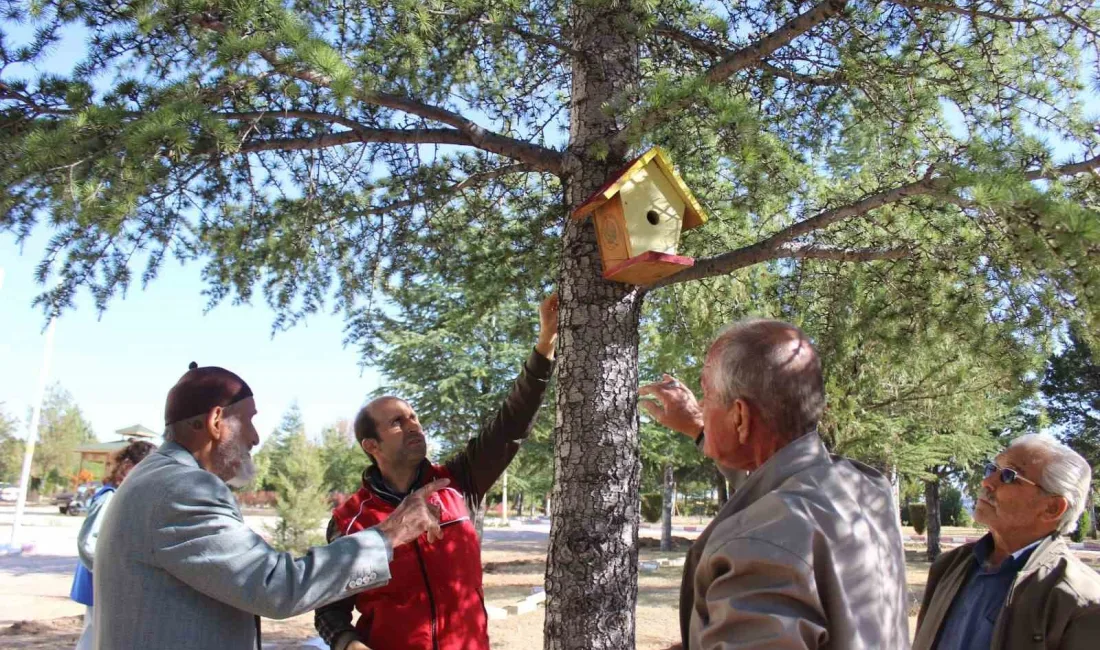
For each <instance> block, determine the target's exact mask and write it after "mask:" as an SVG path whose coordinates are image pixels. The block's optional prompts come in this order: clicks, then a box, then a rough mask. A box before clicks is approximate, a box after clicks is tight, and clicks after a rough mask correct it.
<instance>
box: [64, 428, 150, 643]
mask: <svg viewBox="0 0 1100 650" xmlns="http://www.w3.org/2000/svg"><path fill="white" fill-rule="evenodd" d="M155 449H156V447H155V446H153V444H152V443H150V442H145V441H144V440H133V441H131V442H130V444H129V445H127V446H126V447H124V448H123V449H122V450H121V451H119V452H118V453H116V454H115V456H114V457H113V458H112V462H111V467H110V468H109V474H108V476H107V478H106V480H104V481H103V487H101V488H99V490H97V491H96V493H95V495H94V496H93V497H92V499H91V502H90V503H89V505H88V516H87V518H86V519H85V520H84V524H83V525H81V527H80V534H79V535H78V536H77V538H76V549H77V554H78V555H79V556H80V562H78V563H77V565H76V573H75V574H74V575H73V587H72V590H71V591H70V592H69V598H72V599H73V600H75V601H76V602H78V603H80V604H82V605H84V606H85V607H86V610H85V612H84V631H83V632H81V634H80V640H79V641H77V643H76V650H92V648H93V647H94V645H95V634H94V631H93V630H92V620H93V618H94V617H93V616H92V607H93V606H94V605H93V598H92V564H93V560H94V559H95V554H96V541H97V540H98V538H99V526H100V524H102V523H103V516H104V515H105V514H106V513H107V506H108V505H109V504H110V503H111V496H112V495H113V494H114V492H115V489H116V488H117V487H118V486H119V485H121V484H122V481H123V479H125V478H126V475H127V474H129V473H130V470H132V469H133V468H134V466H135V465H137V464H138V463H140V462H141V460H142V459H143V458H145V457H146V456H148V455H149V454H150V453H151V452H152V451H153V450H155Z"/></svg>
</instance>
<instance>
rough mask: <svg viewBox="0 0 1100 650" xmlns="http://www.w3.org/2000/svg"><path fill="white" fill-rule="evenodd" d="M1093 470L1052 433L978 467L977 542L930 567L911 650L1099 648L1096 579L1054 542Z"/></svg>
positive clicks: (1074, 514) (1079, 504) (1080, 505)
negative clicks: (983, 529)
mask: <svg viewBox="0 0 1100 650" xmlns="http://www.w3.org/2000/svg"><path fill="white" fill-rule="evenodd" d="M1091 482H1092V470H1091V469H1090V468H1089V465H1088V463H1087V462H1085V459H1084V458H1082V457H1081V456H1080V455H1078V454H1077V453H1076V452H1075V451H1073V450H1072V449H1070V448H1069V447H1067V446H1065V445H1063V444H1062V443H1061V442H1058V441H1057V440H1056V439H1054V438H1053V437H1051V436H1048V435H1040V434H1029V435H1026V436H1021V437H1019V438H1017V439H1016V440H1013V441H1012V444H1010V445H1009V446H1008V449H1005V450H1004V451H1002V452H1001V453H1000V454H999V455H998V456H997V457H996V458H995V459H994V460H993V461H992V462H990V463H988V464H986V466H985V478H984V479H983V480H982V489H981V495H980V496H979V497H978V502H977V505H976V507H975V509H974V519H975V520H977V521H978V522H980V523H983V524H985V525H987V526H989V533H988V534H987V535H985V536H984V537H982V538H981V539H980V540H978V541H977V542H974V543H971V544H965V545H963V546H960V547H959V548H957V549H955V550H953V551H951V552H949V553H945V554H943V555H942V556H940V558H939V559H937V560H936V562H935V563H934V564H933V565H932V568H931V570H930V571H929V572H928V587H927V588H926V589H925V592H924V602H923V603H922V604H921V610H920V616H919V618H918V619H917V636H916V639H915V640H914V642H913V647H914V648H919V649H921V650H925V649H931V648H937V649H938V650H979V649H980V650H989V649H990V648H996V649H997V650H1001V649H1004V650H1016V649H1017V648H1028V649H1034V648H1052V649H1053V648H1059V649H1061V650H1084V649H1085V648H1097V647H1100V576H1097V574H1096V573H1095V572H1094V571H1093V570H1092V569H1090V568H1088V567H1087V566H1085V565H1084V564H1083V563H1082V562H1081V561H1080V560H1079V559H1077V557H1076V556H1074V554H1073V552H1072V551H1071V550H1070V549H1069V547H1068V546H1067V545H1066V543H1065V541H1064V540H1063V539H1062V537H1061V536H1062V535H1063V534H1065V533H1070V532H1073V531H1074V529H1076V527H1077V518H1078V517H1080V516H1081V511H1082V510H1083V509H1084V508H1085V504H1086V503H1087V501H1088V491H1089V487H1090V484H1091Z"/></svg>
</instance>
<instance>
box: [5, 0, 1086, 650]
mask: <svg viewBox="0 0 1100 650" xmlns="http://www.w3.org/2000/svg"><path fill="white" fill-rule="evenodd" d="M3 7H4V16H5V18H4V19H3V27H2V29H3V40H2V42H0V185H2V186H3V188H2V189H3V192H0V230H3V231H7V232H11V233H14V234H15V235H16V236H19V237H27V236H29V235H30V234H31V233H32V232H36V231H38V230H48V231H49V232H50V233H51V234H52V239H51V240H50V244H49V246H48V249H47V251H46V255H45V259H43V261H42V264H41V266H40V269H39V271H40V272H39V275H40V280H41V281H43V283H44V286H50V287H53V288H51V289H49V290H44V292H43V294H42V296H41V298H40V299H39V305H40V306H41V307H42V308H43V309H44V310H45V311H46V312H47V313H60V312H61V311H63V310H65V309H66V308H68V307H71V306H72V305H73V304H74V300H76V297H77V295H78V292H80V291H82V290H85V289H86V290H88V291H89V292H90V293H91V295H92V296H93V298H94V300H95V303H96V305H97V307H98V308H100V309H105V308H107V306H108V305H109V302H110V299H111V298H112V297H113V296H115V295H116V294H117V293H118V292H120V291H124V290H125V289H126V288H127V287H129V286H130V285H131V282H132V280H133V277H134V275H135V274H138V275H140V278H141V282H142V283H146V282H149V281H152V280H153V279H154V278H155V276H156V274H157V271H158V270H159V268H160V267H161V265H162V264H163V263H164V262H165V261H166V260H167V259H169V258H171V257H173V256H174V257H177V258H179V259H181V260H185V261H193V262H195V263H201V264H203V275H204V278H205V280H206V281H207V282H208V288H207V294H208V296H209V298H210V301H211V304H216V303H218V302H220V301H224V300H230V301H245V302H247V301H251V300H253V299H256V298H258V297H260V296H262V299H264V300H266V301H267V302H268V303H269V304H270V305H271V306H272V307H273V308H274V309H275V310H276V312H277V313H278V317H277V320H276V322H275V323H274V327H275V328H276V329H281V328H285V327H289V326H291V325H293V324H294V323H295V322H296V321H297V320H298V319H300V318H301V317H302V316H304V315H307V314H309V313H312V312H315V311H317V310H319V309H323V308H324V309H334V310H337V311H339V312H341V313H343V314H344V315H345V316H346V319H347V321H348V325H349V329H348V332H349V341H348V342H349V343H351V344H354V345H356V346H358V347H359V348H360V349H361V350H362V351H363V352H364V354H365V355H369V354H371V353H372V352H375V351H377V349H378V348H385V346H386V343H385V341H384V339H382V338H381V337H380V336H379V335H380V333H381V332H382V329H381V328H383V327H384V326H385V325H386V324H387V323H392V322H393V319H392V315H387V314H385V313H384V312H383V311H382V309H381V305H382V304H383V302H384V301H383V300H382V298H391V297H393V296H395V295H400V301H401V302H402V303H403V304H426V305H427V307H425V308H426V309H430V310H433V312H432V313H430V314H427V316H430V319H431V320H432V321H433V322H437V321H440V319H441V318H443V317H448V318H449V317H451V316H449V315H448V313H447V312H446V309H445V306H446V304H453V303H454V302H455V301H454V300H452V299H451V298H452V296H448V295H447V292H448V287H450V286H455V285H456V284H459V283H470V285H471V286H477V287H479V288H480V291H479V293H478V295H477V296H476V298H475V299H474V300H472V301H464V302H463V304H464V305H466V304H468V305H469V310H470V311H469V312H468V313H467V316H469V317H471V318H472V317H474V316H477V315H478V314H485V313H490V312H491V311H492V306H493V305H495V304H499V303H501V302H503V301H504V300H505V299H509V298H511V299H514V297H515V295H516V289H515V287H517V286H521V287H525V290H533V289H534V288H535V287H538V286H540V285H541V286H543V287H545V286H546V285H547V284H549V283H550V282H551V281H555V280H556V284H557V286H558V287H559V290H560V295H561V311H560V330H561V339H560V342H559V345H558V362H557V363H558V365H557V376H558V379H557V381H558V384H557V387H556V391H555V395H556V400H557V416H556V425H555V432H554V445H555V456H556V459H555V462H556V466H555V487H554V493H553V495H552V503H553V515H554V523H553V529H552V532H551V541H550V557H549V562H548V568H547V591H548V603H547V616H546V628H545V630H546V631H545V637H546V647H547V648H553V649H558V648H578V649H580V648H584V649H586V650H587V649H605V648H624V649H625V648H633V647H634V609H635V604H636V597H637V566H636V565H637V548H636V544H635V542H636V538H637V519H638V494H637V491H638V482H639V472H640V470H639V460H638V457H639V456H638V454H639V445H638V411H637V386H638V383H639V367H638V345H639V325H640V323H641V322H642V321H641V314H642V307H643V301H644V300H645V298H646V296H647V292H648V295H649V296H650V297H651V299H657V300H661V301H666V304H673V303H675V301H676V300H685V299H689V298H690V299H692V300H695V299H699V300H705V299H707V298H706V296H707V295H708V294H707V292H711V293H714V292H727V293H728V292H730V291H732V290H730V289H729V287H730V286H733V285H732V284H731V281H730V280H729V278H731V277H732V278H733V281H732V282H740V283H743V284H752V283H754V282H756V281H757V279H758V278H759V274H760V272H761V269H766V270H767V271H768V272H769V273H771V274H774V276H776V277H781V278H786V279H788V280H790V282H788V283H785V284H784V285H783V286H784V288H785V289H784V290H787V289H790V290H794V291H797V290H798V289H797V288H798V286H800V285H799V284H798V280H799V279H800V278H802V277H804V276H806V277H810V276H814V277H817V278H819V279H820V278H827V277H828V276H829V275H830V274H836V273H840V272H842V271H841V269H844V268H848V267H849V266H850V265H853V264H862V265H865V266H867V267H868V268H872V269H874V274H875V277H876V280H875V282H861V283H857V284H855V285H852V286H855V287H857V290H858V291H860V292H864V293H869V292H876V295H875V298H874V300H870V301H863V300H862V299H860V300H856V299H852V300H851V301H850V302H851V304H861V305H863V304H872V305H878V308H882V305H886V306H890V305H894V304H897V303H906V304H912V306H913V309H914V310H919V309H920V307H921V304H922V302H923V303H927V304H932V303H934V304H935V305H936V312H935V313H945V307H944V305H951V306H954V307H955V308H956V311H958V312H960V313H963V314H965V316H966V319H965V320H966V323H968V325H967V329H966V332H967V334H966V335H965V336H969V337H970V339H969V341H970V342H974V341H976V340H978V339H980V337H981V336H982V334H981V332H982V328H981V327H979V326H978V325H975V324H976V323H981V322H988V323H997V324H1002V323H1013V324H1016V325H1018V326H1019V327H1021V328H1028V327H1030V328H1034V327H1036V326H1037V325H1038V324H1050V323H1055V322H1061V321H1063V320H1067V319H1068V320H1071V321H1076V322H1081V323H1091V324H1092V325H1093V327H1094V328H1095V326H1096V324H1097V323H1098V322H1100V321H1098V319H1097V315H1098V314H1100V309H1098V307H1100V293H1098V290H1097V285H1098V283H1100V265H1097V264H1095V262H1094V260H1095V257H1096V255H1097V252H1098V247H1100V219H1098V217H1097V213H1096V211H1095V206H1096V205H1097V200H1098V198H1100V195H1098V190H1100V174H1097V169H1098V168H1100V158H1098V157H1097V156H1098V154H1100V146H1098V145H1100V136H1098V130H1097V125H1096V123H1095V122H1094V121H1093V120H1094V118H1093V117H1091V116H1090V115H1089V114H1088V112H1087V111H1086V110H1085V105H1086V103H1087V102H1088V101H1089V100H1090V99H1091V98H1092V97H1094V95H1092V94H1091V93H1090V91H1088V90H1087V87H1088V85H1089V84H1090V83H1091V81H1089V79H1090V77H1092V76H1095V74H1096V69H1095V63H1096V60H1097V54H1098V51H1097V50H1098V45H1100V42H1098V35H1097V30H1096V28H1095V25H1097V24H1100V16H1098V12H1097V9H1095V8H1094V3H1090V2H1086V1H1085V0H1037V1H1034V2H1018V1H1015V0H984V1H983V0H944V1H942V2H918V1H916V0H892V1H889V0H881V1H854V0H849V1H847V2H845V1H843V0H826V1H825V2H814V1H812V0H810V1H797V2H776V1H772V0H764V1H760V2H751V3H741V2H733V1H732V0H720V1H719V2H709V3H703V2H698V1H694V0H688V1H682V2H672V1H671V0H660V1H658V2H648V3H643V2H635V1H633V0H598V1H595V0H572V1H570V2H546V1H544V0H534V1H532V2H524V3H507V2H505V3H500V2H486V1H480V0H462V1H455V0H434V1H430V2H420V1H414V0H393V1H390V0H341V1H340V2H335V1H327V0H322V1H319V2H308V3H307V2H286V1H282V2H280V1H276V0H257V1H255V2H248V3H239V2H233V3H231V2H221V1H219V0H168V1H165V2H157V3H153V2H147V1H138V2H122V1H116V2H76V3H72V2H60V1H53V0H49V1H46V2H37V3H24V2H17V1H13V0H7V1H5V2H4V3H3ZM47 70H53V71H54V72H46V71H47ZM1051 143H1053V144H1051ZM653 144H659V145H661V146H662V147H664V148H665V149H667V150H668V151H669V153H670V156H671V158H672V160H674V161H675V162H676V164H677V166H678V168H679V170H680V172H681V173H682V175H683V176H684V178H685V180H686V182H687V184H688V185H689V186H691V188H692V190H693V192H694V193H695V194H696V195H697V197H698V198H699V200H700V202H701V203H702V204H703V205H704V206H705V207H706V210H707V212H708V213H709V214H710V215H711V219H710V221H709V222H708V223H707V225H706V226H705V227H703V228H697V229H694V230H692V231H691V232H690V233H688V234H686V235H685V236H684V238H683V245H682V247H681V250H682V251H683V252H684V253H685V254H688V255H693V256H695V257H696V258H697V260H698V262H697V264H696V265H695V267H694V268H692V269H691V270H688V271H684V272H683V273H681V274H679V275H674V276H671V277H669V278H668V279H667V280H665V281H664V283H663V285H662V286H663V287H664V288H662V286H659V287H657V288H651V289H648V290H643V289H639V288H637V287H633V286H627V285H623V284H616V283H612V282H608V281H605V280H603V279H602V272H603V269H602V267H601V263H600V257H599V254H598V252H597V247H596V236H595V231H594V228H593V226H592V223H591V220H580V221H574V220H567V215H568V214H569V213H570V212H571V211H572V210H573V209H574V208H576V207H577V206H579V205H580V204H581V203H582V202H584V201H585V200H586V199H587V198H588V197H589V196H590V195H591V194H592V193H593V191H595V190H596V189H597V188H599V187H600V186H601V185H602V184H603V183H604V181H605V180H606V179H607V178H608V177H609V176H610V175H611V174H612V173H614V172H615V171H616V170H618V169H619V168H621V166H622V165H623V163H624V162H625V161H627V160H629V159H630V158H631V157H632V156H633V155H636V154H637V153H639V152H640V151H642V150H644V149H645V148H648V147H649V146H650V145H653ZM200 260H201V262H200ZM55 279H56V280H58V283H57V284H56V285H55V284H53V282H54V280H55ZM689 280H691V281H699V282H694V283H688V281H689ZM816 286H817V287H818V288H819V289H820V290H824V289H821V287H827V286H828V285H827V282H824V281H822V282H820V283H818V284H817V285H816ZM699 287H702V289H700V288H699ZM792 287H793V288H792ZM915 288H916V289H919V291H916V292H915V291H914V289H915ZM433 291H434V292H438V293H439V295H440V297H441V299H442V300H443V302H442V303H441V305H442V306H441V307H439V308H438V310H434V309H433V307H432V306H431V304H432V301H431V300H423V298H424V297H425V296H427V295H428V294H429V293H430V292H433ZM417 294H419V295H417ZM879 294H881V295H879ZM736 295H739V296H740V295H742V294H741V293H737V294H736ZM745 295H751V292H747V294H745ZM853 295H855V294H853ZM860 295H863V294H860ZM668 296H672V298H668ZM857 297H858V296H857ZM830 304H831V305H842V304H844V301H843V300H841V299H839V298H838V299H837V300H835V301H833V302H830ZM751 306H752V305H751V304H749V303H743V304H742V305H741V306H740V309H742V310H743V311H751V308H750V307H751ZM842 312H843V309H842V308H841V307H838V308H837V312H836V313H832V312H831V313H830V315H829V318H834V317H835V318H843V317H844V314H843V313H842ZM668 313H673V312H668ZM453 317H454V318H461V317H462V314H455V315H454V316H453ZM443 320H445V318H443ZM444 325H446V324H445V323H444ZM947 327H950V325H947ZM460 329H461V328H460ZM960 336H962V335H960ZM1025 338H1026V337H1025ZM826 359H828V356H827V355H826ZM827 374H828V368H827ZM853 376H855V374H853ZM884 399H894V398H893V397H891V396H886V397H884ZM826 419H827V418H826Z"/></svg>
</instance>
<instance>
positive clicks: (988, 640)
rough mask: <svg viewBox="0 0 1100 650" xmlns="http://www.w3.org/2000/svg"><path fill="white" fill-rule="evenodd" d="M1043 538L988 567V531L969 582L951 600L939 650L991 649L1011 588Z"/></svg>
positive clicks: (990, 543) (976, 549)
mask: <svg viewBox="0 0 1100 650" xmlns="http://www.w3.org/2000/svg"><path fill="white" fill-rule="evenodd" d="M1041 541H1042V540H1041V539H1039V540H1036V541H1034V542H1032V543H1031V544H1028V545H1027V546H1025V547H1023V548H1021V549H1020V550H1018V551H1016V552H1015V553H1013V554H1012V555H1010V556H1008V557H1007V558H1005V560H1004V561H1003V562H1001V565H1000V566H998V567H996V568H988V567H987V566H986V562H987V561H988V560H989V556H990V555H992V554H993V536H992V535H989V534H987V535H986V536H985V537H983V538H981V540H979V541H978V543H977V544H975V545H974V565H973V567H972V568H971V569H970V575H969V576H968V577H967V579H966V584H964V585H963V587H962V589H960V590H959V593H958V595H957V596H955V602H953V603H951V609H950V610H949V611H948V612H947V618H946V620H945V621H944V623H943V627H942V628H941V629H940V637H939V639H938V640H937V641H936V646H935V647H936V650H989V647H990V644H992V643H993V627H994V626H995V625H996V624H997V617H999V616H1000V615H1001V609H1003V607H1004V604H1005V598H1006V597H1007V596H1008V590H1009V589H1011V588H1012V582H1013V581H1014V580H1016V574H1017V573H1019V572H1020V569H1022V568H1024V565H1025V564H1027V560H1028V558H1029V557H1031V552H1032V551H1034V550H1035V547H1036V546H1038V545H1039V542H1041Z"/></svg>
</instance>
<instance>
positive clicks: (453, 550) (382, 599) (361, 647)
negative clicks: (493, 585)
mask: <svg viewBox="0 0 1100 650" xmlns="http://www.w3.org/2000/svg"><path fill="white" fill-rule="evenodd" d="M539 323H540V327H539V340H538V343H537V344H536V345H535V349H534V350H533V351H532V352H531V355H530V356H529V357H528V359H527V363H526V364H525V365H524V367H523V371H522V372H521V373H520V375H519V378H517V379H516V381H515V383H514V384H513V386H512V391H511V392H510V393H509V394H508V397H507V398H505V400H504V404H503V405H502V406H501V407H500V410H498V411H497V413H496V416H495V417H494V418H493V419H491V420H490V421H489V422H488V423H487V424H486V425H485V426H484V427H483V428H482V430H481V431H480V432H479V433H478V435H477V436H475V437H474V438H472V439H471V440H470V441H469V443H467V445H466V447H465V449H463V450H462V451H461V452H459V453H458V454H456V455H455V456H454V457H453V458H451V459H450V460H448V461H447V462H446V463H443V464H439V465H436V464H433V463H432V462H430V461H429V460H428V459H427V458H426V455H427V444H426V440H425V438H424V430H423V429H422V428H421V426H420V421H419V419H418V418H417V415H416V411H415V410H413V407H412V405H410V404H409V403H408V402H406V401H405V400H403V399H400V398H397V397H380V398H378V399H376V400H373V401H372V402H370V403H369V404H367V405H366V406H365V407H363V409H362V410H360V411H359V415H357V416H356V418H355V437H356V439H357V440H358V441H359V444H360V446H361V447H362V448H363V451H365V452H366V453H367V455H369V456H370V457H371V459H372V460H373V461H374V462H373V464H371V465H370V466H369V467H367V469H366V471H364V472H363V486H362V487H361V488H360V489H359V491H358V492H356V493H355V494H354V495H352V496H351V497H350V498H349V499H348V500H347V501H346V502H344V503H343V504H342V505H341V506H340V507H339V508H337V509H336V510H335V511H334V512H333V513H332V521H331V522H330V523H329V541H333V540H335V539H336V538H338V537H342V536H344V535H351V534H354V533H356V532H357V531H359V530H360V529H363V528H370V527H371V526H374V525H377V524H378V523H379V522H383V521H385V520H386V519H387V518H388V517H389V516H390V515H391V513H392V512H394V509H395V508H399V507H400V504H401V503H402V502H403V500H404V499H405V497H406V495H407V494H409V493H410V492H412V491H413V490H416V489H417V487H418V486H420V485H421V484H424V483H427V482H430V481H433V480H436V479H448V480H450V486H449V487H447V488H445V489H443V490H441V491H440V492H438V493H437V494H435V495H434V498H433V502H434V505H435V507H436V508H437V510H438V513H439V534H438V535H437V536H421V537H420V538H419V539H416V540H414V541H413V542H412V544H409V545H407V546H405V547H401V548H396V549H394V555H393V562H392V563H391V565H390V573H391V574H392V575H393V576H395V577H394V579H393V580H392V581H391V582H390V583H389V584H388V585H386V586H385V587H382V588H380V589H377V590H375V596H374V597H372V598H348V599H346V600H343V601H339V602H336V603H333V604H331V605H329V606H327V607H323V608H321V609H319V610H317V613H316V615H315V618H314V623H315V625H316V627H317V631H318V632H319V633H320V635H321V638H322V639H324V641H325V642H326V643H328V645H329V647H331V648H332V650H365V649H366V648H368V647H369V648H370V649H371V650H489V632H488V621H487V617H486V612H485V599H484V594H483V593H482V588H481V578H482V576H481V545H480V542H479V541H478V538H477V532H476V530H475V529H474V525H473V522H472V521H471V514H472V513H473V512H475V511H476V509H477V507H478V505H479V503H480V502H481V499H482V497H483V496H484V495H485V493H486V492H488V490H489V488H490V487H491V486H492V485H493V483H495V482H496V480H497V479H498V478H499V477H500V475H501V474H502V473H503V472H504V470H505V469H506V468H507V467H508V464H509V463H510V462H511V461H512V458H514V457H515V455H516V452H517V451H519V446H520V443H521V442H523V440H524V439H525V438H527V435H528V434H529V433H530V430H531V424H532V423H533V422H534V420H535V415H536V414H537V413H538V410H539V405H540V404H541V403H542V396H543V393H544V392H545V390H546V386H547V384H548V382H549V381H550V374H551V370H552V368H553V363H552V360H553V358H554V347H555V343H556V340H557V332H558V298H557V294H554V295H551V296H550V297H549V298H547V299H546V300H544V301H543V302H542V304H541V305H540V306H539ZM353 609H357V610H359V620H358V621H357V622H356V624H355V626H354V627H353V626H352V624H351V619H352V610H353Z"/></svg>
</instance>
